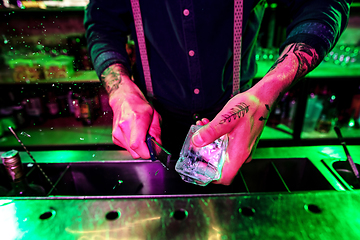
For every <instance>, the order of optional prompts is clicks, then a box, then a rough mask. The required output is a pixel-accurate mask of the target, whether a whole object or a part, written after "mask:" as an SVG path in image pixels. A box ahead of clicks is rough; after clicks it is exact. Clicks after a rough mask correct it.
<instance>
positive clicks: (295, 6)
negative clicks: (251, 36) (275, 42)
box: [280, 0, 352, 59]
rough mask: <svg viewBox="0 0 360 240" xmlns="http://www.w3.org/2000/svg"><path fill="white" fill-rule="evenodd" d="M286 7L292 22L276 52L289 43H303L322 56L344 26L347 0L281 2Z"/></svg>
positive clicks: (347, 14) (348, 9)
mask: <svg viewBox="0 0 360 240" xmlns="http://www.w3.org/2000/svg"><path fill="white" fill-rule="evenodd" d="M281 2H283V3H284V4H286V5H287V6H288V7H289V11H290V12H291V16H292V22H291V24H290V25H289V26H288V28H287V38H286V40H285V42H284V43H283V44H282V45H281V47H280V52H281V51H282V50H283V49H284V48H285V46H286V45H288V44H291V43H300V42H302V43H305V44H308V45H310V46H312V47H313V48H315V50H316V52H317V53H318V55H319V58H320V59H323V58H324V57H325V55H326V54H327V53H328V52H329V51H330V50H331V49H332V48H333V47H334V45H335V44H336V42H337V41H338V39H339V37H340V35H341V33H342V32H343V31H344V29H345V28H346V26H347V22H348V18H349V12H350V4H351V2H352V1H350V0H306V1H304V0H295V1H281Z"/></svg>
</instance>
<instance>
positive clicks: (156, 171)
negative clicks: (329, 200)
mask: <svg viewBox="0 0 360 240" xmlns="http://www.w3.org/2000/svg"><path fill="white" fill-rule="evenodd" d="M175 163H176V161H171V163H170V167H169V168H170V170H168V171H167V170H165V169H164V168H163V167H162V166H161V165H160V164H159V163H152V162H149V161H121V162H86V163H85V162H80V163H47V164H46V163H42V164H40V165H41V167H42V169H43V170H44V172H45V173H46V174H47V175H48V176H49V178H50V179H51V181H52V182H53V184H55V185H56V189H52V187H51V185H50V184H49V183H48V182H47V181H46V179H45V178H44V176H43V175H42V174H41V172H40V171H39V170H38V169H37V168H36V166H35V165H33V164H24V169H25V171H26V172H27V177H28V181H29V182H30V183H34V184H39V185H41V186H43V187H44V188H45V190H46V192H47V193H50V195H69V196H112V195H116V196H129V195H178V194H180V195H181V194H224V193H230V194H231V193H254V192H293V191H309V190H330V189H334V188H333V187H332V186H331V184H330V183H329V182H328V181H327V180H326V178H325V177H324V176H323V175H322V174H321V173H320V171H319V170H318V169H317V168H316V167H315V166H314V165H313V164H312V163H311V161H309V160H308V159H306V158H299V159H271V160H269V159H256V160H253V161H252V162H250V163H248V164H245V165H243V167H242V168H241V171H239V174H238V175H237V176H236V177H235V179H234V181H233V183H232V184H231V185H230V186H222V185H216V184H209V185H208V186H206V187H200V186H196V185H193V184H189V183H186V182H184V181H182V180H181V178H180V176H179V174H178V173H177V172H176V171H175V170H174V168H175ZM0 186H3V187H5V188H8V189H10V188H11V185H10V183H9V180H8V178H6V173H5V171H4V167H3V165H0Z"/></svg>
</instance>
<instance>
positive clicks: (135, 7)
mask: <svg viewBox="0 0 360 240" xmlns="http://www.w3.org/2000/svg"><path fill="white" fill-rule="evenodd" d="M131 8H132V12H133V15H134V23H135V30H136V36H137V39H138V45H139V53H140V59H141V64H142V66H143V72H144V78H145V84H146V91H147V96H148V97H154V90H153V87H152V81H151V75H150V67H149V60H148V56H147V51H146V43H145V34H144V27H143V23H142V18H141V11H140V4H139V0H131ZM242 22H243V0H234V46H233V51H234V52H233V90H232V97H233V96H235V95H236V94H238V93H239V92H240V71H241V68H240V66H241V36H242Z"/></svg>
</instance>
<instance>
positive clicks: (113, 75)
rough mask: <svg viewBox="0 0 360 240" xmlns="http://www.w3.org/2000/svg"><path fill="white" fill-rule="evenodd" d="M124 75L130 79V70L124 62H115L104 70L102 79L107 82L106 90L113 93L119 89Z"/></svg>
mask: <svg viewBox="0 0 360 240" xmlns="http://www.w3.org/2000/svg"><path fill="white" fill-rule="evenodd" d="M124 77H126V78H129V79H130V74H129V71H128V70H127V68H126V67H124V66H123V65H122V64H120V63H115V64H113V65H111V66H110V67H108V68H107V69H105V70H104V72H103V73H102V74H101V81H102V82H103V83H104V84H105V89H106V91H107V92H108V93H109V94H111V93H113V92H115V91H116V90H117V89H119V87H120V84H121V82H122V81H123V78H124Z"/></svg>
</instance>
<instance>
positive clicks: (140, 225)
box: [0, 146, 360, 240]
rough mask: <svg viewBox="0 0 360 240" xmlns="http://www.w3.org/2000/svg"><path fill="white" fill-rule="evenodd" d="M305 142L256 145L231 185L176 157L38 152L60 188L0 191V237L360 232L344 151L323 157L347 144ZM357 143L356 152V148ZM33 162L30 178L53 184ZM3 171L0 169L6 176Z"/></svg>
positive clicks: (324, 239)
mask: <svg viewBox="0 0 360 240" xmlns="http://www.w3.org/2000/svg"><path fill="white" fill-rule="evenodd" d="M349 148H350V151H353V149H356V148H352V146H349ZM306 149H310V150H309V152H305V151H304V150H299V151H298V150H296V148H291V149H290V148H289V150H288V151H286V149H285V151H284V148H282V149H280V150H279V151H278V150H277V149H275V148H273V149H269V150H268V152H264V150H263V149H260V151H259V152H263V153H262V154H259V155H258V156H257V157H255V159H254V160H253V161H252V162H250V163H248V164H245V165H244V166H243V167H242V168H241V171H240V173H239V174H238V176H237V177H236V178H235V180H234V182H233V184H232V185H230V186H221V185H215V184H210V185H208V186H207V187H199V186H195V185H192V184H187V183H185V182H183V181H182V180H181V178H180V177H179V176H178V174H177V173H176V172H175V170H174V169H173V168H174V165H175V163H174V162H172V163H171V164H170V170H169V171H167V170H165V169H164V168H163V167H162V166H161V165H160V163H153V162H151V161H146V160H138V161H135V160H132V161H128V160H116V159H115V158H111V157H109V156H114V157H116V156H118V153H117V152H114V153H112V152H109V154H110V155H108V159H109V160H108V161H104V159H105V158H106V157H105V152H96V156H95V157H92V155H93V154H94V152H80V151H79V152H77V151H68V152H66V154H67V155H66V156H67V157H68V158H67V159H64V158H63V156H64V155H63V154H61V152H60V151H59V152H57V153H56V154H53V152H47V153H46V152H42V153H36V152H35V153H34V155H38V156H43V158H41V157H37V159H39V163H40V164H41V166H42V167H43V168H44V169H45V170H46V172H48V173H49V177H50V178H51V180H52V181H53V182H55V183H56V188H57V190H55V189H54V190H53V193H52V194H55V195H53V196H50V197H38V198H35V197H32V198H31V197H29V198H5V197H3V198H0V228H1V229H0V231H1V232H2V235H1V240H8V239H9V240H13V239H14V240H15V239H22V240H33V239H57V240H68V239H74V240H75V239H76V240H79V239H82V240H85V239H93V240H99V239H107V240H109V239H110V240H113V239H141V240H142V239H144V240H145V239H161V240H163V239H175V240H176V239H181V240H183V239H199V240H203V239H208V240H218V239H219V240H220V239H221V240H223V239H261V240H270V239H271V240H273V239H292V240H300V239H301V240H303V239H309V240H310V239H319V240H338V239H358V238H359V236H360V221H358V219H357V218H358V217H357V216H360V190H356V188H351V181H350V180H351V179H350V180H349V179H347V178H346V176H345V175H344V176H343V174H346V173H347V166H345V165H344V164H347V162H346V158H345V157H344V154H341V153H339V154H338V155H337V156H339V158H332V157H324V152H326V153H328V154H329V155H332V156H334V155H336V154H337V152H339V151H341V150H342V149H341V148H339V149H336V148H332V147H309V148H306ZM353 152H354V153H355V154H353V156H354V160H355V161H357V160H358V159H359V156H360V151H359V152H357V151H353ZM329 155H328V156H329ZM44 156H45V157H44ZM57 156H59V158H57ZM259 156H261V157H259ZM286 156H288V157H286ZM22 157H23V156H22ZM81 157H83V159H85V160H89V162H85V161H80V160H79V159H80V158H81ZM24 158H25V157H24ZM28 162H31V159H29V161H24V168H25V169H26V170H27V171H28V178H29V180H30V181H33V182H34V183H37V182H42V183H43V184H44V188H46V190H47V191H49V190H51V186H50V184H48V185H45V183H46V180H45V179H44V177H43V176H42V175H41V173H40V172H38V170H37V169H36V168H35V165H33V166H31V165H28V164H27V163H28ZM348 170H350V169H348ZM1 171H3V166H0V173H1ZM156 173H157V174H156ZM344 178H345V180H344ZM59 179H60V180H59ZM6 181H7V179H6V178H4V177H3V175H2V174H0V185H4V184H5V185H4V187H7V186H6ZM347 181H348V182H347ZM114 185H115V186H114ZM114 187H115V189H114ZM4 236H5V237H4Z"/></svg>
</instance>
